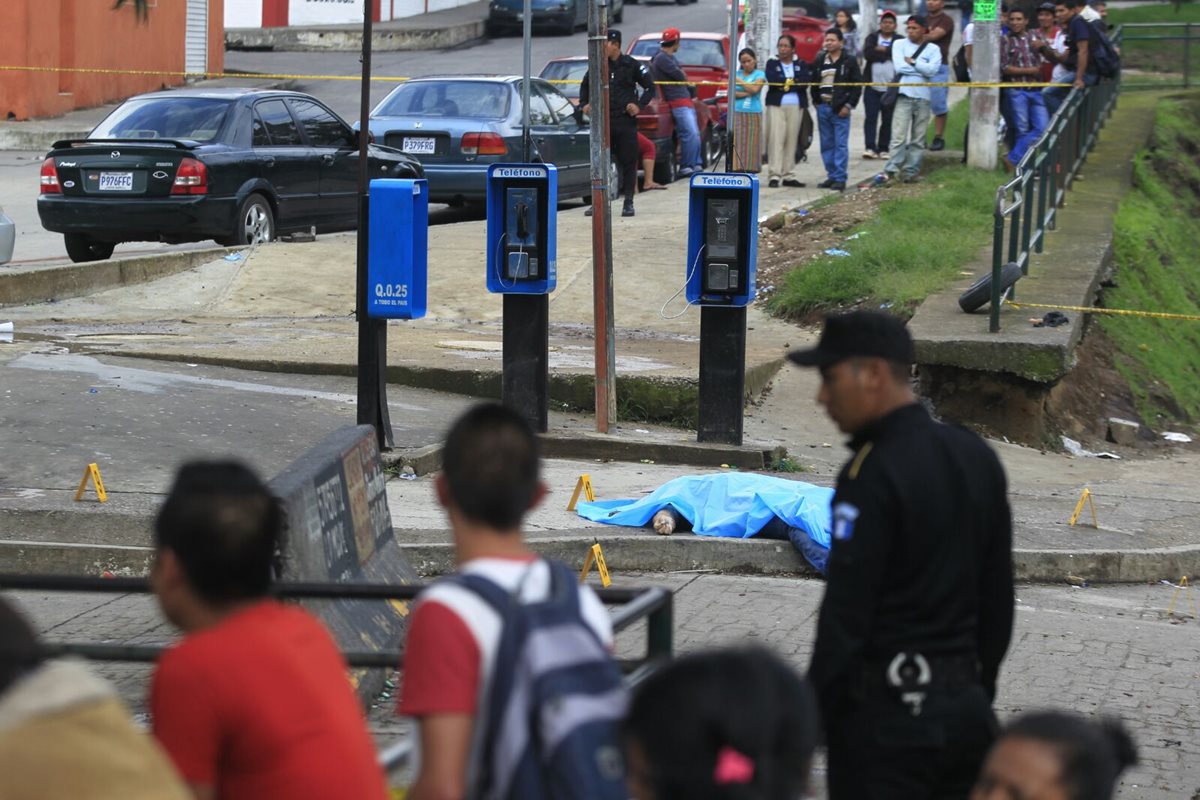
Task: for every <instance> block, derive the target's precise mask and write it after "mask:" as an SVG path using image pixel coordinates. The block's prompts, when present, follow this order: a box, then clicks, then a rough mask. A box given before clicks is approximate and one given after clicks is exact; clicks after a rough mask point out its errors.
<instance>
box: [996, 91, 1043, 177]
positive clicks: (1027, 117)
mask: <svg viewBox="0 0 1200 800" xmlns="http://www.w3.org/2000/svg"><path fill="white" fill-rule="evenodd" d="M1004 94H1005V95H1007V96H1008V109H1009V115H1010V117H1009V118H1010V120H1011V121H1012V125H1013V127H1014V128H1016V135H1017V141H1016V144H1014V145H1013V147H1012V149H1011V150H1009V151H1008V160H1009V161H1011V162H1012V163H1013V164H1019V163H1020V162H1021V158H1022V157H1023V156H1024V155H1025V153H1026V151H1027V150H1029V148H1030V147H1031V146H1032V145H1033V143H1034V142H1036V141H1037V139H1038V137H1039V136H1041V135H1042V131H1044V130H1046V125H1047V123H1049V122H1050V115H1049V114H1048V113H1046V103H1045V101H1044V100H1043V99H1042V92H1041V90H1040V89H1005V90H1004Z"/></svg>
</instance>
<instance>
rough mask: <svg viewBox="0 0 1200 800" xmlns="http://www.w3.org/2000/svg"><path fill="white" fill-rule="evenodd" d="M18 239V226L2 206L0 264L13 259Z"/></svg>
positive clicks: (0, 213)
mask: <svg viewBox="0 0 1200 800" xmlns="http://www.w3.org/2000/svg"><path fill="white" fill-rule="evenodd" d="M16 239H17V226H16V225H14V224H13V221H12V220H11V219H9V218H8V215H7V214H5V213H4V209H3V208H0V264H7V263H8V262H10V261H12V256H13V243H14V242H15V241H16Z"/></svg>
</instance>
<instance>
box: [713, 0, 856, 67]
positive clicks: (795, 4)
mask: <svg viewBox="0 0 1200 800" xmlns="http://www.w3.org/2000/svg"><path fill="white" fill-rule="evenodd" d="M744 8H745V6H744V5H739V6H738V11H739V13H740V12H741V11H742V10H743V9H744ZM725 10H726V11H728V10H729V7H728V6H726V7H725ZM825 10H826V6H825V0H784V3H783V16H782V17H781V19H780V23H781V26H782V28H783V32H784V33H790V34H791V35H792V36H794V37H795V38H796V57H797V58H799V59H800V60H801V61H807V62H810V63H811V62H812V61H814V60H815V59H816V57H817V53H819V52H820V51H821V48H822V47H823V46H824V45H825V31H827V30H829V26H830V25H832V24H833V23H832V22H830V21H829V20H828V19H826V18H825ZM745 27H746V26H745V16H742V17H741V18H740V19H738V33H743V32H744V31H745ZM774 55H775V53H774V52H771V53H767V54H765V55H764V54H763V53H759V54H758V68H759V69H764V68H765V67H766V65H767V59H768V58H771V57H772V56H774Z"/></svg>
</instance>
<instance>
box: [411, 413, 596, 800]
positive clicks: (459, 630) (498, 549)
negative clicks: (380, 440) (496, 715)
mask: <svg viewBox="0 0 1200 800" xmlns="http://www.w3.org/2000/svg"><path fill="white" fill-rule="evenodd" d="M538 473H539V464H538V450H537V438H536V437H535V436H534V434H533V431H532V429H531V428H530V427H529V425H528V424H527V423H526V422H525V421H524V420H523V419H522V418H521V417H520V416H518V415H517V414H516V413H515V412H513V411H511V410H510V409H507V408H504V407H503V406H500V405H498V404H495V403H487V404H483V405H480V406H477V407H475V408H474V409H472V410H471V411H468V412H467V413H466V414H465V415H463V416H462V417H461V418H460V419H459V420H458V421H457V422H456V423H455V424H454V426H453V427H452V428H451V429H450V432H449V434H448V435H447V436H446V444H445V447H444V448H443V450H442V472H441V473H439V474H438V477H437V480H436V483H435V488H436V491H437V498H438V502H439V503H440V504H441V505H442V507H443V508H445V509H446V514H447V516H448V517H449V518H450V526H451V528H452V530H453V535H454V548H455V554H456V556H457V560H458V572H459V573H462V574H467V575H476V576H479V577H482V578H484V579H485V580H488V581H491V582H492V583H495V584H496V585H498V586H499V587H500V588H501V589H503V590H504V591H505V592H506V593H507V594H509V595H510V596H512V597H514V598H516V599H517V600H518V601H519V602H521V603H531V602H540V601H543V600H545V599H546V597H547V596H548V594H549V592H550V586H551V573H550V565H549V564H548V563H547V562H546V561H544V560H542V559H539V558H538V557H537V556H536V555H534V554H533V553H532V552H530V550H529V549H528V548H527V547H526V546H525V542H524V540H523V538H522V536H521V523H522V520H523V519H524V517H525V514H526V513H527V512H528V511H530V510H531V509H532V508H534V507H535V506H536V505H537V504H538V503H540V502H541V500H542V498H543V497H544V496H545V494H546V485H545V484H544V483H542V481H541V480H540V478H539V474H538ZM578 591H579V610H580V616H581V617H582V622H583V623H584V624H585V625H586V626H587V627H588V628H590V629H591V631H592V632H593V633H594V634H595V636H596V637H597V638H598V639H599V640H600V642H601V643H602V644H603V645H605V646H606V647H607V648H608V650H609V651H611V649H612V624H611V622H610V620H609V617H608V612H607V611H606V610H605V608H604V606H603V604H601V602H600V600H599V599H598V598H597V597H596V595H595V594H594V593H593V592H592V590H591V589H589V588H587V587H586V586H580V587H578ZM502 622H503V620H502V619H501V618H500V616H499V614H498V613H497V612H496V611H495V610H494V609H493V608H492V606H490V605H489V604H488V603H487V602H486V601H485V600H484V599H483V598H482V597H481V596H480V595H478V594H476V593H475V592H474V591H472V590H470V589H468V588H466V587H464V586H462V585H460V584H457V583H455V582H453V581H446V580H441V581H437V582H435V583H434V584H433V585H432V586H430V587H429V588H428V589H426V590H425V591H424V592H422V594H421V597H420V598H419V601H418V603H417V606H416V608H415V609H414V610H413V614H412V618H411V620H410V622H409V628H408V640H407V642H406V644H405V648H404V682H403V686H402V688H401V692H400V703H399V708H398V711H399V713H400V714H402V715H404V716H407V717H415V718H416V720H417V724H418V729H419V732H420V762H421V763H420V765H419V767H418V768H417V779H416V782H415V783H414V784H413V786H412V788H411V789H410V790H409V792H408V800H461V798H463V797H468V796H472V795H471V790H472V789H475V788H477V787H478V783H479V777H480V772H481V766H482V753H481V749H482V748H483V746H484V745H485V743H484V742H482V741H481V739H482V736H479V735H475V734H476V728H477V722H481V721H482V716H481V715H480V713H479V710H480V709H479V703H480V701H481V699H483V698H481V692H480V687H481V686H487V685H489V679H490V677H491V676H492V675H493V674H494V668H495V660H496V651H497V648H498V645H499V642H500V637H501V633H502ZM614 713H619V710H615V712H614Z"/></svg>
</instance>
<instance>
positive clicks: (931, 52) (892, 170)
mask: <svg viewBox="0 0 1200 800" xmlns="http://www.w3.org/2000/svg"><path fill="white" fill-rule="evenodd" d="M905 30H906V31H907V33H908V38H906V39H903V40H901V41H897V42H896V43H895V44H893V45H892V66H893V67H894V68H895V71H896V76H897V80H898V81H899V83H900V86H899V88H898V89H897V92H898V94H897V96H896V105H895V108H894V109H893V110H892V143H891V144H890V145H889V146H888V149H889V150H890V151H891V153H892V155H891V157H890V158H888V161H887V164H886V165H885V166H884V168H883V173H882V174H880V175H878V176H876V178H875V180H876V182H877V183H881V184H882V183H887V182H888V181H892V180H895V179H896V178H897V176H900V178H901V180H903V181H905V182H906V183H912V182H915V181H917V180H919V179H920V173H921V160H922V159H923V158H924V157H925V132H926V131H927V130H928V129H929V117H930V114H931V108H930V102H929V98H930V89H929V80H930V79H931V78H933V77H934V76H935V75H937V73H938V70H939V69H940V68H941V65H942V52H941V50H939V49H938V48H936V47H934V46H933V45H932V44H930V43H929V42H926V41H924V38H925V34H926V32H927V31H928V30H929V27H928V26H927V25H926V24H925V18H924V17H922V16H919V15H916V14H914V15H913V16H911V17H909V18H908V22H907V23H906V24H905Z"/></svg>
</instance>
